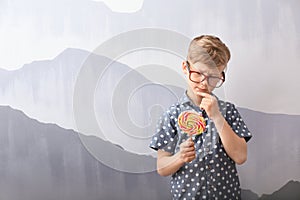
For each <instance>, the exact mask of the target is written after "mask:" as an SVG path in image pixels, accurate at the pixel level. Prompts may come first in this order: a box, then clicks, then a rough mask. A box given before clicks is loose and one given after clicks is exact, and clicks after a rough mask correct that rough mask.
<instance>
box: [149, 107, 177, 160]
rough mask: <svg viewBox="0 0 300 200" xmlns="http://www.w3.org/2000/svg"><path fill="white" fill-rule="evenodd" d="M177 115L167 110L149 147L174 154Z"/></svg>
mask: <svg viewBox="0 0 300 200" xmlns="http://www.w3.org/2000/svg"><path fill="white" fill-rule="evenodd" d="M175 121H176V117H175V116H173V115H170V111H167V112H166V113H164V114H163V115H162V117H161V118H160V119H159V121H158V123H157V127H156V133H155V135H153V137H152V139H151V142H150V145H149V147H150V148H152V149H154V150H156V151H157V150H158V149H161V150H164V151H167V152H170V153H172V154H174V152H175V147H176V143H177V140H178V139H177V129H176V126H175V124H176V123H175Z"/></svg>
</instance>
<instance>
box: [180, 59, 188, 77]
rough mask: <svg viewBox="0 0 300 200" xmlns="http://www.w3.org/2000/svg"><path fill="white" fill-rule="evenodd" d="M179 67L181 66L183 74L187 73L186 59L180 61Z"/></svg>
mask: <svg viewBox="0 0 300 200" xmlns="http://www.w3.org/2000/svg"><path fill="white" fill-rule="evenodd" d="M181 67H182V71H183V73H184V74H188V70H187V64H186V61H183V62H182V65H181Z"/></svg>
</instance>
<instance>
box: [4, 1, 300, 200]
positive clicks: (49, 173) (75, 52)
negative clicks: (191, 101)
mask: <svg viewBox="0 0 300 200" xmlns="http://www.w3.org/2000/svg"><path fill="white" fill-rule="evenodd" d="M298 8H299V1H275V2H274V1H271V0H267V1H244V2H239V1H228V2H224V1H215V2H207V1H189V2H182V1H179V0H175V1H170V0H166V1H163V2H161V1H158V0H154V1H149V0H148V1H145V2H144V4H143V7H142V8H141V10H139V11H137V12H135V13H129V14H128V13H127V14H124V13H114V12H112V11H111V10H109V9H108V8H107V7H106V6H105V5H104V4H103V3H101V2H92V1H79V0H78V1H72V2H70V1H67V0H64V1H48V2H47V1H43V2H42V1H33V0H32V1H26V2H25V1H17V0H16V1H5V0H3V1H0V32H1V39H0V41H1V44H2V45H1V46H0V49H1V55H2V57H3V59H2V60H5V62H3V63H2V64H1V65H2V66H0V67H2V68H3V69H1V70H0V104H1V105H9V106H11V107H12V108H14V109H17V110H21V111H23V112H24V113H25V115H26V116H28V117H30V118H33V119H37V120H38V121H39V122H43V123H54V124H57V125H59V127H61V128H65V129H73V130H77V128H76V123H75V122H74V117H73V93H74V85H75V82H76V78H77V76H78V73H79V71H80V69H81V67H82V64H83V63H84V62H85V60H86V58H87V57H88V56H89V55H90V53H91V52H92V51H93V50H94V49H95V48H96V47H98V46H99V45H101V44H102V43H103V42H104V41H107V40H108V39H109V38H111V37H112V36H115V35H117V34H119V33H121V32H126V31H129V30H132V29H137V28H145V27H153V28H163V29H169V30H171V31H176V32H178V33H180V34H183V35H185V36H186V37H189V38H192V37H194V36H197V35H199V34H215V35H218V36H220V37H221V38H222V39H223V40H224V42H225V43H226V44H227V45H228V46H229V47H230V49H231V51H232V60H231V61H230V63H229V67H228V70H227V74H228V78H227V81H226V83H225V85H224V87H223V89H222V91H221V92H222V93H224V94H225V95H224V98H225V100H229V101H231V102H233V103H236V104H237V105H238V106H239V107H240V108H241V111H242V114H243V116H244V117H245V120H246V122H247V124H249V127H250V129H251V131H252V132H253V134H254V137H253V139H252V140H251V141H250V142H249V159H248V162H247V163H246V164H245V165H242V166H241V167H240V168H239V170H240V173H241V183H242V187H243V188H244V189H250V190H252V191H253V192H255V193H257V194H258V195H261V194H271V193H273V192H274V191H276V190H279V189H280V188H281V187H283V186H284V185H285V184H286V183H287V182H288V181H290V180H295V181H300V177H299V175H300V171H299V168H300V161H299V157H300V153H299V142H298V141H299V139H298V137H299V130H298V127H297V125H298V124H299V122H300V120H299V113H300V106H299V104H298V102H299V92H298V91H299V89H300V88H299V87H300V84H299V79H298V77H297V76H298V72H299V68H298V65H299V56H298V55H297V52H298V51H299V47H300V46H299V27H300V26H299V22H300V21H299V19H300V17H299V12H297V11H298ZM53 13H55V14H53ZM158 39H159V38H158ZM70 47H71V48H70ZM115 48H117V47H115ZM141 51H142V50H141ZM152 53H153V54H156V53H157V52H155V51H154V52H152ZM138 55H139V54H138ZM151 56H152V55H149V52H144V53H141V54H140V55H139V56H136V55H133V56H132V57H131V58H129V59H128V60H126V59H123V60H122V59H121V60H120V62H116V63H115V64H114V65H112V67H111V68H109V69H110V71H108V72H107V74H106V76H105V77H103V78H104V80H105V79H107V80H108V81H105V82H104V83H105V84H104V85H103V84H102V85H101V86H104V88H105V90H104V91H103V88H102V91H101V87H98V89H99V90H97V91H96V93H95V102H96V104H95V115H97V119H98V122H99V121H100V122H101V121H102V123H103V122H105V123H104V124H106V125H107V126H108V127H109V126H111V127H112V130H113V131H111V132H108V131H105V133H106V140H103V141H104V143H101V144H102V145H99V146H100V147H101V148H100V150H103V149H102V147H104V148H106V146H105V145H104V144H106V143H107V144H111V143H115V145H116V146H118V148H117V149H115V150H116V152H119V151H117V150H122V149H123V150H122V151H121V152H123V153H125V154H126V153H129V154H130V155H131V156H132V158H133V159H132V160H133V161H138V160H139V159H141V157H140V156H142V157H143V156H146V155H150V154H151V152H149V151H150V150H148V151H147V150H146V149H147V147H146V144H147V140H138V141H137V142H135V143H133V142H132V141H131V140H130V139H131V138H132V136H130V135H129V136H128V135H126V134H124V133H123V129H120V128H119V127H116V126H115V125H116V124H115V121H114V119H113V118H111V117H110V116H109V117H107V116H108V115H107V112H99V110H98V112H97V108H99V107H101V105H100V104H97V102H102V103H103V105H102V107H105V106H106V105H107V103H110V101H111V99H109V98H106V97H107V96H103V93H106V94H107V92H109V91H110V92H111V93H112V94H113V91H114V89H115V85H114V84H115V83H116V80H118V81H119V78H121V77H122V76H123V75H124V73H126V72H128V71H130V70H131V67H134V66H131V65H127V63H126V62H128V63H133V64H134V65H135V66H141V65H145V64H147V63H145V61H146V60H147V59H148V57H150V58H152V60H151V59H150V61H149V62H150V63H151V62H152V65H153V66H158V65H164V66H167V67H168V70H169V71H171V72H178V74H179V73H180V70H178V68H180V65H181V60H180V59H178V58H174V57H173V58H174V59H169V58H166V57H165V56H166V55H165V54H164V55H158V56H153V57H151ZM171 58H172V57H171ZM99 59H108V58H104V57H100V58H99ZM20 60H21V61H20ZM172 60H176V61H178V62H174V61H172ZM17 61H20V62H19V64H17V63H18V62H17ZM31 61H33V62H31ZM13 63H14V64H13ZM25 63H29V64H25ZM23 64H24V65H23ZM15 68H19V69H17V70H10V71H8V70H7V69H15ZM165 75H166V76H168V73H165ZM179 76H180V75H179ZM141 79H142V80H146V79H147V78H146V77H144V76H143V75H141V74H139V73H137V74H136V76H134V78H133V79H132V82H131V83H130V84H131V85H132V86H139V85H138V84H136V83H138V80H141ZM109 80H110V81H109ZM87 87H88V86H87ZM144 89H145V90H141V92H140V93H136V96H134V98H133V99H131V101H129V104H128V108H129V111H128V113H129V114H130V116H131V117H132V118H131V120H132V121H131V122H132V123H134V124H137V125H140V126H145V125H149V124H150V125H153V123H154V122H155V121H156V118H157V116H158V114H159V113H160V112H161V111H162V110H163V107H164V106H167V105H169V104H171V103H172V102H173V101H174V98H176V97H175V96H176V95H180V94H181V92H182V88H178V87H171V91H172V92H173V93H169V92H170V90H167V89H168V88H166V87H165V86H164V87H160V88H158V87H157V85H152V88H151V87H150V88H149V87H145V88H144ZM154 91H160V92H159V93H158V92H157V93H154V94H155V95H152V96H150V97H151V98H145V94H148V93H150V92H151V93H153V92H154ZM161 92H165V94H162V93H161ZM174 93H175V94H176V95H175V96H174ZM97 100H99V101H97ZM162 100H163V101H162ZM157 102H159V103H158V104H159V106H157V107H152V105H156V104H157ZM84 103H85V100H84V99H83V100H82V105H85V104H84ZM133 105H137V107H134V106H133ZM109 108H110V107H107V109H109ZM150 108H152V110H151V109H150ZM5 109H8V108H7V107H6V108H5ZM8 110H10V109H8ZM140 110H147V112H140ZM9 112H13V111H7V112H3V113H2V114H1V118H2V119H6V121H5V120H2V123H3V125H2V128H1V137H3V139H2V140H1V142H2V145H1V151H0V153H1V154H0V155H1V160H2V161H1V166H2V167H1V169H0V170H1V171H0V172H1V176H2V178H1V179H0V180H1V186H3V187H1V188H2V191H1V194H2V195H3V196H2V197H3V199H17V196H18V197H24V198H26V197H28V199H30V198H32V197H35V195H36V197H38V195H42V194H49V195H50V194H52V195H54V196H52V197H51V198H52V199H68V198H70V199H74V198H75V196H76V194H79V193H77V192H76V191H82V195H83V194H86V196H88V194H90V193H92V194H93V195H91V199H93V198H95V199H97V198H98V196H101V195H104V194H105V193H102V192H99V191H102V190H99V191H98V188H99V187H102V186H99V185H103V184H104V183H106V181H107V178H103V177H102V178H99V177H98V178H93V177H94V176H93V175H95V174H96V173H97V172H99V173H102V172H100V171H99V170H101V169H102V168H103V166H106V165H105V164H107V163H105V162H104V163H103V162H101V159H100V161H99V158H97V159H96V158H95V157H92V156H94V155H93V154H89V153H87V152H88V151H87V152H86V153H82V154H81V157H80V156H78V154H76V152H78V151H79V150H78V149H80V151H84V152H85V151H86V150H89V148H88V147H87V146H86V143H84V142H83V143H80V142H82V138H84V137H85V136H86V135H96V136H97V134H98V133H93V130H88V129H87V131H86V132H82V134H83V135H80V137H79V138H80V139H81V140H80V141H79V140H77V143H78V144H77V145H78V146H77V147H76V148H77V150H76V148H75V149H74V151H70V152H68V151H67V150H66V149H71V148H67V147H68V145H69V143H68V142H65V143H64V142H61V143H60V141H69V138H68V137H66V138H65V139H64V136H60V135H59V133H60V131H62V132H64V131H65V129H60V128H58V127H57V126H55V125H54V126H55V127H57V128H56V129H53V130H52V129H51V130H50V131H45V132H43V134H45V135H47V137H46V136H43V134H41V131H39V130H38V129H36V126H44V125H40V123H37V122H36V123H37V124H36V125H33V127H32V125H31V124H30V123H27V122H26V123H25V122H24V124H22V123H20V122H19V119H17V118H16V117H14V116H12V117H10V115H9V114H8V113H9ZM103 113H104V114H103ZM149 113H150V114H149ZM25 115H24V116H23V115H22V117H21V118H22V119H23V120H25V119H26V120H25V121H27V117H26V116H25ZM150 116H151V117H152V118H151V117H150ZM105 120H106V121H105ZM27 128H30V131H26V130H27ZM87 128H89V127H87ZM148 128H149V129H148V130H147V131H145V132H143V133H141V135H142V137H148V136H149V135H150V133H149V130H150V128H151V126H150V127H148ZM46 129H47V128H46ZM104 129H105V127H104ZM35 130H36V131H35ZM59 130H60V131H59ZM29 133H30V134H29ZM74 134H75V133H74ZM12 135H13V136H12ZM41 135H42V136H41ZM62 135H63V134H62ZM75 135H76V134H75ZM107 135H108V136H107ZM38 137H42V139H41V140H40V139H38V140H37V138H38ZM70 137H73V136H70ZM74 137H76V136H74ZM55 138H56V139H55ZM91 138H92V139H91ZM100 139H101V137H100V138H96V137H90V138H89V139H87V140H88V141H90V142H91V145H93V144H97V143H96V142H94V141H100ZM102 139H103V138H102ZM117 139H118V140H117ZM50 141H52V142H50ZM101 141H102V140H101ZM50 143H51V144H50ZM79 143H80V144H79ZM36 145H37V147H36ZM80 145H81V146H80ZM48 146H51V148H49V147H48ZM95 146H96V147H97V146H98V145H95ZM136 146H139V147H140V148H138V149H136ZM86 148H87V149H86ZM63 152H65V153H63ZM110 152H114V151H113V150H111V149H110V148H109V150H107V154H109V153H110ZM73 153H74V155H73ZM65 154H67V155H66V156H64V155H65ZM140 154H141V155H140ZM52 155H55V156H56V157H58V158H57V159H58V160H56V158H52ZM109 155H110V154H109ZM122 155H123V154H122ZM55 156H54V157H55ZM77 158H78V160H77ZM125 158H126V157H125ZM79 159H81V160H82V159H90V160H89V161H80V160H79ZM119 159H120V158H118V157H113V161H117V166H118V167H120V168H122V166H123V164H122V163H120V162H118V160H119ZM151 159H152V158H151ZM63 160H69V161H70V162H71V164H70V165H68V164H66V165H65V166H61V163H62V161H63ZM152 161H153V160H152ZM73 162H79V163H77V164H76V166H77V168H76V167H75V168H76V169H75V172H74V174H76V175H78V176H80V177H81V178H80V180H79V179H78V181H79V183H78V184H77V183H76V184H75V183H74V182H73V181H72V178H69V179H68V180H67V179H66V178H63V177H64V176H65V177H73V175H71V174H72V172H70V174H69V175H66V173H68V171H69V170H72V167H73V166H74V163H73ZM86 162H87V163H88V164H86ZM90 162H91V163H92V164H91V163H90ZM149 162H151V161H149ZM35 163H38V164H35ZM40 163H43V164H42V165H41V164H40ZM133 163H134V162H133ZM138 163H141V162H138ZM145 164H146V165H145V166H147V167H149V166H150V168H147V167H146V168H143V167H145V166H143V165H141V166H140V168H139V167H138V169H137V170H138V171H143V170H144V171H149V173H151V177H153V179H148V178H145V179H147V180H149V182H147V181H146V182H143V181H142V182H143V183H144V185H143V184H141V182H136V180H135V178H137V176H141V177H142V176H143V174H136V175H133V176H134V177H135V178H133V179H132V180H131V178H129V179H130V181H129V182H122V184H121V183H120V184H119V185H117V187H116V188H118V189H120V193H122V192H124V194H125V193H126V191H127V190H130V188H128V185H130V184H128V183H136V184H137V185H139V186H141V187H142V186H145V187H144V188H141V191H144V189H145V188H148V187H150V188H151V187H154V186H153V184H154V183H153V182H155V183H157V185H156V184H155V186H157V187H155V188H153V190H151V191H149V196H153V197H154V198H155V195H156V192H157V191H160V189H161V187H160V186H159V185H158V183H161V184H167V179H161V178H160V177H157V176H156V175H154V174H155V173H154V172H153V170H154V167H153V166H154V165H153V163H152V165H151V164H149V165H147V162H145ZM24 165H25V166H24ZM57 165H58V166H57ZM85 165H87V166H89V167H91V166H97V167H96V168H94V170H91V171H90V172H89V173H86V172H83V171H82V168H83V166H85ZM108 168H109V170H112V171H113V170H114V168H112V167H111V166H109V167H108ZM38 169H39V170H41V172H39V171H38ZM76 170H77V171H76ZM125 171H126V170H125ZM104 173H105V174H106V173H108V172H104ZM109 173H113V172H111V171H110V172H109ZM109 173H108V174H109ZM120 173H121V174H122V173H125V174H126V172H124V171H122V170H121V171H120V172H117V174H115V175H111V176H114V178H115V179H116V181H117V182H118V181H119V178H121V177H123V175H120ZM100 177H101V176H100ZM129 177H131V176H129ZM156 178H157V179H156ZM84 179H85V180H87V181H84ZM137 179H139V178H137ZM142 179H143V178H142ZM76 180H77V179H76ZM91 180H93V181H92V183H93V184H88V182H89V181H91ZM68 181H69V182H68ZM152 181H153V182H152ZM71 182H72V184H71ZM290 183H292V184H295V185H296V187H294V186H295V185H293V186H291V188H296V189H294V190H293V191H296V190H297V188H299V185H297V184H298V182H290ZM73 184H75V185H73ZM94 184H99V185H96V186H94V187H93V186H91V185H94ZM110 184H111V185H110ZM110 184H108V185H107V187H108V186H109V188H113V187H110V186H112V185H113V182H112V183H110ZM133 185H135V184H133ZM38 186H40V188H39V187H38ZM58 186H61V187H58ZM288 186H290V185H288ZM36 187H37V188H38V189H39V192H37V190H38V189H36ZM162 187H163V188H164V189H163V190H164V192H165V190H167V189H166V188H167V187H168V186H167V185H164V186H162ZM78 188H82V190H79V189H78ZM77 189H78V190H77ZM89 189H90V190H89ZM298 190H299V189H298ZM13 191H19V193H14V194H13ZM108 191H109V192H108V193H107V194H105V195H107V196H105V195H104V197H107V198H108V197H109V196H110V195H111V196H110V197H112V198H116V199H120V196H118V195H119V194H116V193H113V191H111V190H108ZM284 191H286V190H284ZM286 193H291V192H286ZM134 194H135V192H133V193H132V195H134ZM147 194H148V193H147ZM159 194H160V195H162V196H163V195H168V194H165V193H164V194H161V193H159ZM4 195H5V196H4ZM55 195H57V196H55ZM113 195H116V196H113ZM127 195H130V194H127ZM136 195H137V196H136V197H135V198H137V199H138V198H139V197H140V196H139V194H138V193H136ZM50 196H51V195H50ZM84 196H85V195H84ZM86 196H85V198H86ZM254 196H255V195H254ZM79 197H81V196H79ZM126 198H127V199H132V198H133V197H130V196H126ZM49 199H50V198H49ZM79 199H80V198H79ZM99 199H106V198H101V197H100V198H99ZM133 199H134V198H133Z"/></svg>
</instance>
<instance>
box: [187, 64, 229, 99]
mask: <svg viewBox="0 0 300 200" xmlns="http://www.w3.org/2000/svg"><path fill="white" fill-rule="evenodd" d="M225 67H226V66H225V65H222V66H219V67H209V66H207V65H205V64H203V63H200V62H198V63H191V62H189V61H184V62H183V63H182V69H183V73H184V74H185V75H186V78H187V83H188V86H189V90H191V91H190V92H192V93H193V94H194V95H196V93H197V92H205V93H209V94H210V93H211V92H212V91H213V90H214V89H215V88H216V86H218V84H220V83H222V80H223V75H222V72H223V70H224V69H225Z"/></svg>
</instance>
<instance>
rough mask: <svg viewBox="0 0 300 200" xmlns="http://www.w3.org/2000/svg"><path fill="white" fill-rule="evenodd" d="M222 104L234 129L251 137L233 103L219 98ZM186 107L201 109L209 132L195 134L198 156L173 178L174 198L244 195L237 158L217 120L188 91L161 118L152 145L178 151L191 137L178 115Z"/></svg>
mask: <svg viewBox="0 0 300 200" xmlns="http://www.w3.org/2000/svg"><path fill="white" fill-rule="evenodd" d="M218 102H219V108H220V111H221V112H222V114H223V116H224V118H225V119H226V121H227V123H228V124H229V125H230V126H231V128H232V130H233V131H234V132H235V133H236V134H237V135H238V136H239V137H243V138H245V140H246V141H248V140H249V139H250V138H251V137H252V135H251V133H250V132H249V130H248V128H247V126H246V124H245V123H244V121H243V119H242V118H241V116H240V114H239V112H238V110H237V109H236V108H235V106H234V105H233V104H231V103H228V102H224V101H221V100H218ZM186 110H194V111H196V112H198V113H201V114H202V116H203V117H204V118H205V121H206V124H207V125H206V129H205V132H204V133H202V134H200V135H196V136H193V140H194V143H195V148H196V158H195V159H194V160H193V161H191V162H189V163H185V164H184V165H183V166H182V167H181V168H180V169H179V170H178V171H177V172H176V173H175V174H173V175H172V178H171V193H172V195H173V199H222V200H223V199H241V189H240V183H239V177H238V174H237V170H236V165H235V162H234V161H233V160H232V159H231V158H230V157H229V156H228V155H227V153H226V151H225V149H224V147H223V145H222V142H221V140H220V138H219V135H218V132H217V130H216V128H215V126H214V123H213V122H212V121H211V120H210V119H209V118H208V117H207V115H206V113H205V111H203V110H201V109H200V108H199V107H198V106H195V105H194V104H193V103H192V102H191V100H190V99H189V98H188V97H187V95H186V93H185V94H184V95H183V97H182V98H181V99H180V100H179V101H178V102H177V103H176V104H174V105H172V106H171V107H170V108H169V109H168V110H167V111H166V112H165V113H164V114H163V115H162V117H161V118H160V120H159V122H158V125H157V131H156V134H155V135H154V136H153V137H152V140H151V143H150V147H151V148H152V149H155V150H158V149H161V150H164V151H167V152H170V153H172V154H175V153H176V152H178V151H179V145H180V144H181V143H182V142H184V141H185V140H187V139H188V135H187V134H184V133H183V132H182V131H181V130H180V128H179V127H178V124H177V119H178V116H179V114H180V113H181V112H183V111H186Z"/></svg>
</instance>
